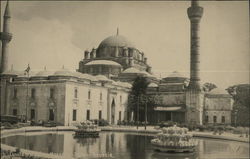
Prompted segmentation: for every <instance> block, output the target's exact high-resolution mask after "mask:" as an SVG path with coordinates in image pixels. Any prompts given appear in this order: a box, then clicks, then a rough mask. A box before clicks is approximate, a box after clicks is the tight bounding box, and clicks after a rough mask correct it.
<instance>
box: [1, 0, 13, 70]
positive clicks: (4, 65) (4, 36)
mask: <svg viewBox="0 0 250 159" xmlns="http://www.w3.org/2000/svg"><path fill="white" fill-rule="evenodd" d="M11 39H12V34H11V33H10V9H9V1H7V4H6V8H5V12H4V18H3V32H1V34H0V40H1V41H2V54H1V55H2V56H1V69H0V73H3V72H4V71H7V70H8V54H9V52H8V45H9V42H10V41H11Z"/></svg>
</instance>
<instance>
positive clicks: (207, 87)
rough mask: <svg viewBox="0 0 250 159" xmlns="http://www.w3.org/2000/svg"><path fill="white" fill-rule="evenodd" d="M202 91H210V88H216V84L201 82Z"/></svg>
mask: <svg viewBox="0 0 250 159" xmlns="http://www.w3.org/2000/svg"><path fill="white" fill-rule="evenodd" d="M202 88H203V91H205V92H210V91H211V90H212V89H214V88H217V86H216V85H215V84H213V83H209V82H206V83H204V84H203V87H202Z"/></svg>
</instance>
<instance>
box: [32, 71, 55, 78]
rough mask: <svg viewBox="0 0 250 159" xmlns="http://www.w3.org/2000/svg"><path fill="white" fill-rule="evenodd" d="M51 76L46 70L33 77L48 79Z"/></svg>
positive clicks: (51, 73)
mask: <svg viewBox="0 0 250 159" xmlns="http://www.w3.org/2000/svg"><path fill="white" fill-rule="evenodd" d="M51 75H53V72H51V71H47V70H43V71H40V72H38V73H36V74H35V76H37V77H48V76H51Z"/></svg>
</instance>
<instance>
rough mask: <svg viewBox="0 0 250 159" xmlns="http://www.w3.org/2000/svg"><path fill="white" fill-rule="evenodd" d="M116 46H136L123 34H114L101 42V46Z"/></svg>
mask: <svg viewBox="0 0 250 159" xmlns="http://www.w3.org/2000/svg"><path fill="white" fill-rule="evenodd" d="M116 46H118V47H130V48H135V46H134V45H133V44H132V43H131V42H130V41H129V40H128V39H127V38H126V37H124V36H122V35H114V36H109V37H107V38H106V39H104V40H103V41H102V42H101V43H100V45H99V48H102V47H116Z"/></svg>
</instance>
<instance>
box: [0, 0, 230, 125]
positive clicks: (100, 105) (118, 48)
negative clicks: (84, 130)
mask: <svg viewBox="0 0 250 159" xmlns="http://www.w3.org/2000/svg"><path fill="white" fill-rule="evenodd" d="M202 14H203V8H202V7H200V6H199V4H198V2H197V1H196V0H194V1H192V3H191V7H189V8H188V17H189V19H190V22H191V49H190V50H191V52H190V55H191V61H190V66H191V67H190V79H189V78H187V77H184V76H183V75H181V74H180V73H178V72H173V74H171V75H169V76H168V77H165V78H163V79H158V78H156V77H155V76H154V75H153V73H152V67H151V66H149V65H148V63H147V57H146V55H145V53H143V52H142V51H140V50H138V49H137V48H136V47H135V45H134V44H133V43H131V42H130V41H129V40H128V39H127V38H126V37H124V36H122V35H120V34H119V30H118V29H117V33H116V35H114V36H110V37H107V38H105V39H104V40H103V41H102V42H101V43H100V44H99V46H98V47H97V48H96V49H95V48H93V49H92V50H91V51H88V50H86V51H85V52H84V59H81V60H80V62H79V68H78V70H77V71H69V70H67V69H65V68H62V69H61V70H58V71H55V72H50V71H47V70H46V69H45V70H43V71H40V72H36V73H33V74H32V73H31V72H30V68H29V67H28V68H27V70H26V71H25V73H26V74H25V75H24V72H17V71H14V70H13V69H9V68H8V54H9V52H8V44H9V42H10V41H11V38H12V34H11V33H10V30H9V23H10V19H11V16H10V10H9V3H7V5H6V9H5V13H4V19H3V32H1V37H0V38H1V41H2V53H1V72H0V73H1V76H0V77H1V85H0V86H1V88H0V93H1V102H0V104H1V114H7V115H20V116H24V117H25V118H27V119H28V120H35V121H38V120H44V121H48V120H50V121H55V122H57V123H60V124H63V125H71V124H73V123H75V122H80V121H85V120H91V119H105V120H107V121H108V122H109V123H110V124H117V122H118V121H119V120H129V119H128V118H127V114H128V113H130V112H128V109H127V108H128V105H127V103H128V102H127V100H128V95H129V92H130V89H131V83H132V82H133V80H134V79H135V78H136V77H137V76H144V77H146V78H147V79H148V80H149V81H150V82H151V83H150V85H149V88H148V94H150V95H158V96H159V97H160V100H159V101H158V105H155V106H153V107H152V108H151V109H150V108H149V112H148V121H149V122H151V123H157V122H161V121H176V122H180V123H195V124H204V123H225V124H229V123H230V122H231V121H230V120H231V119H230V116H231V115H230V113H231V110H232V99H231V98H230V96H229V95H228V94H226V93H222V94H221V93H220V94H218V93H216V91H212V92H210V93H206V92H204V91H203V90H202V86H201V84H200V76H199V71H200V68H199V65H200V60H199V59H200V58H199V56H200V52H199V22H200V20H201V17H202Z"/></svg>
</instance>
